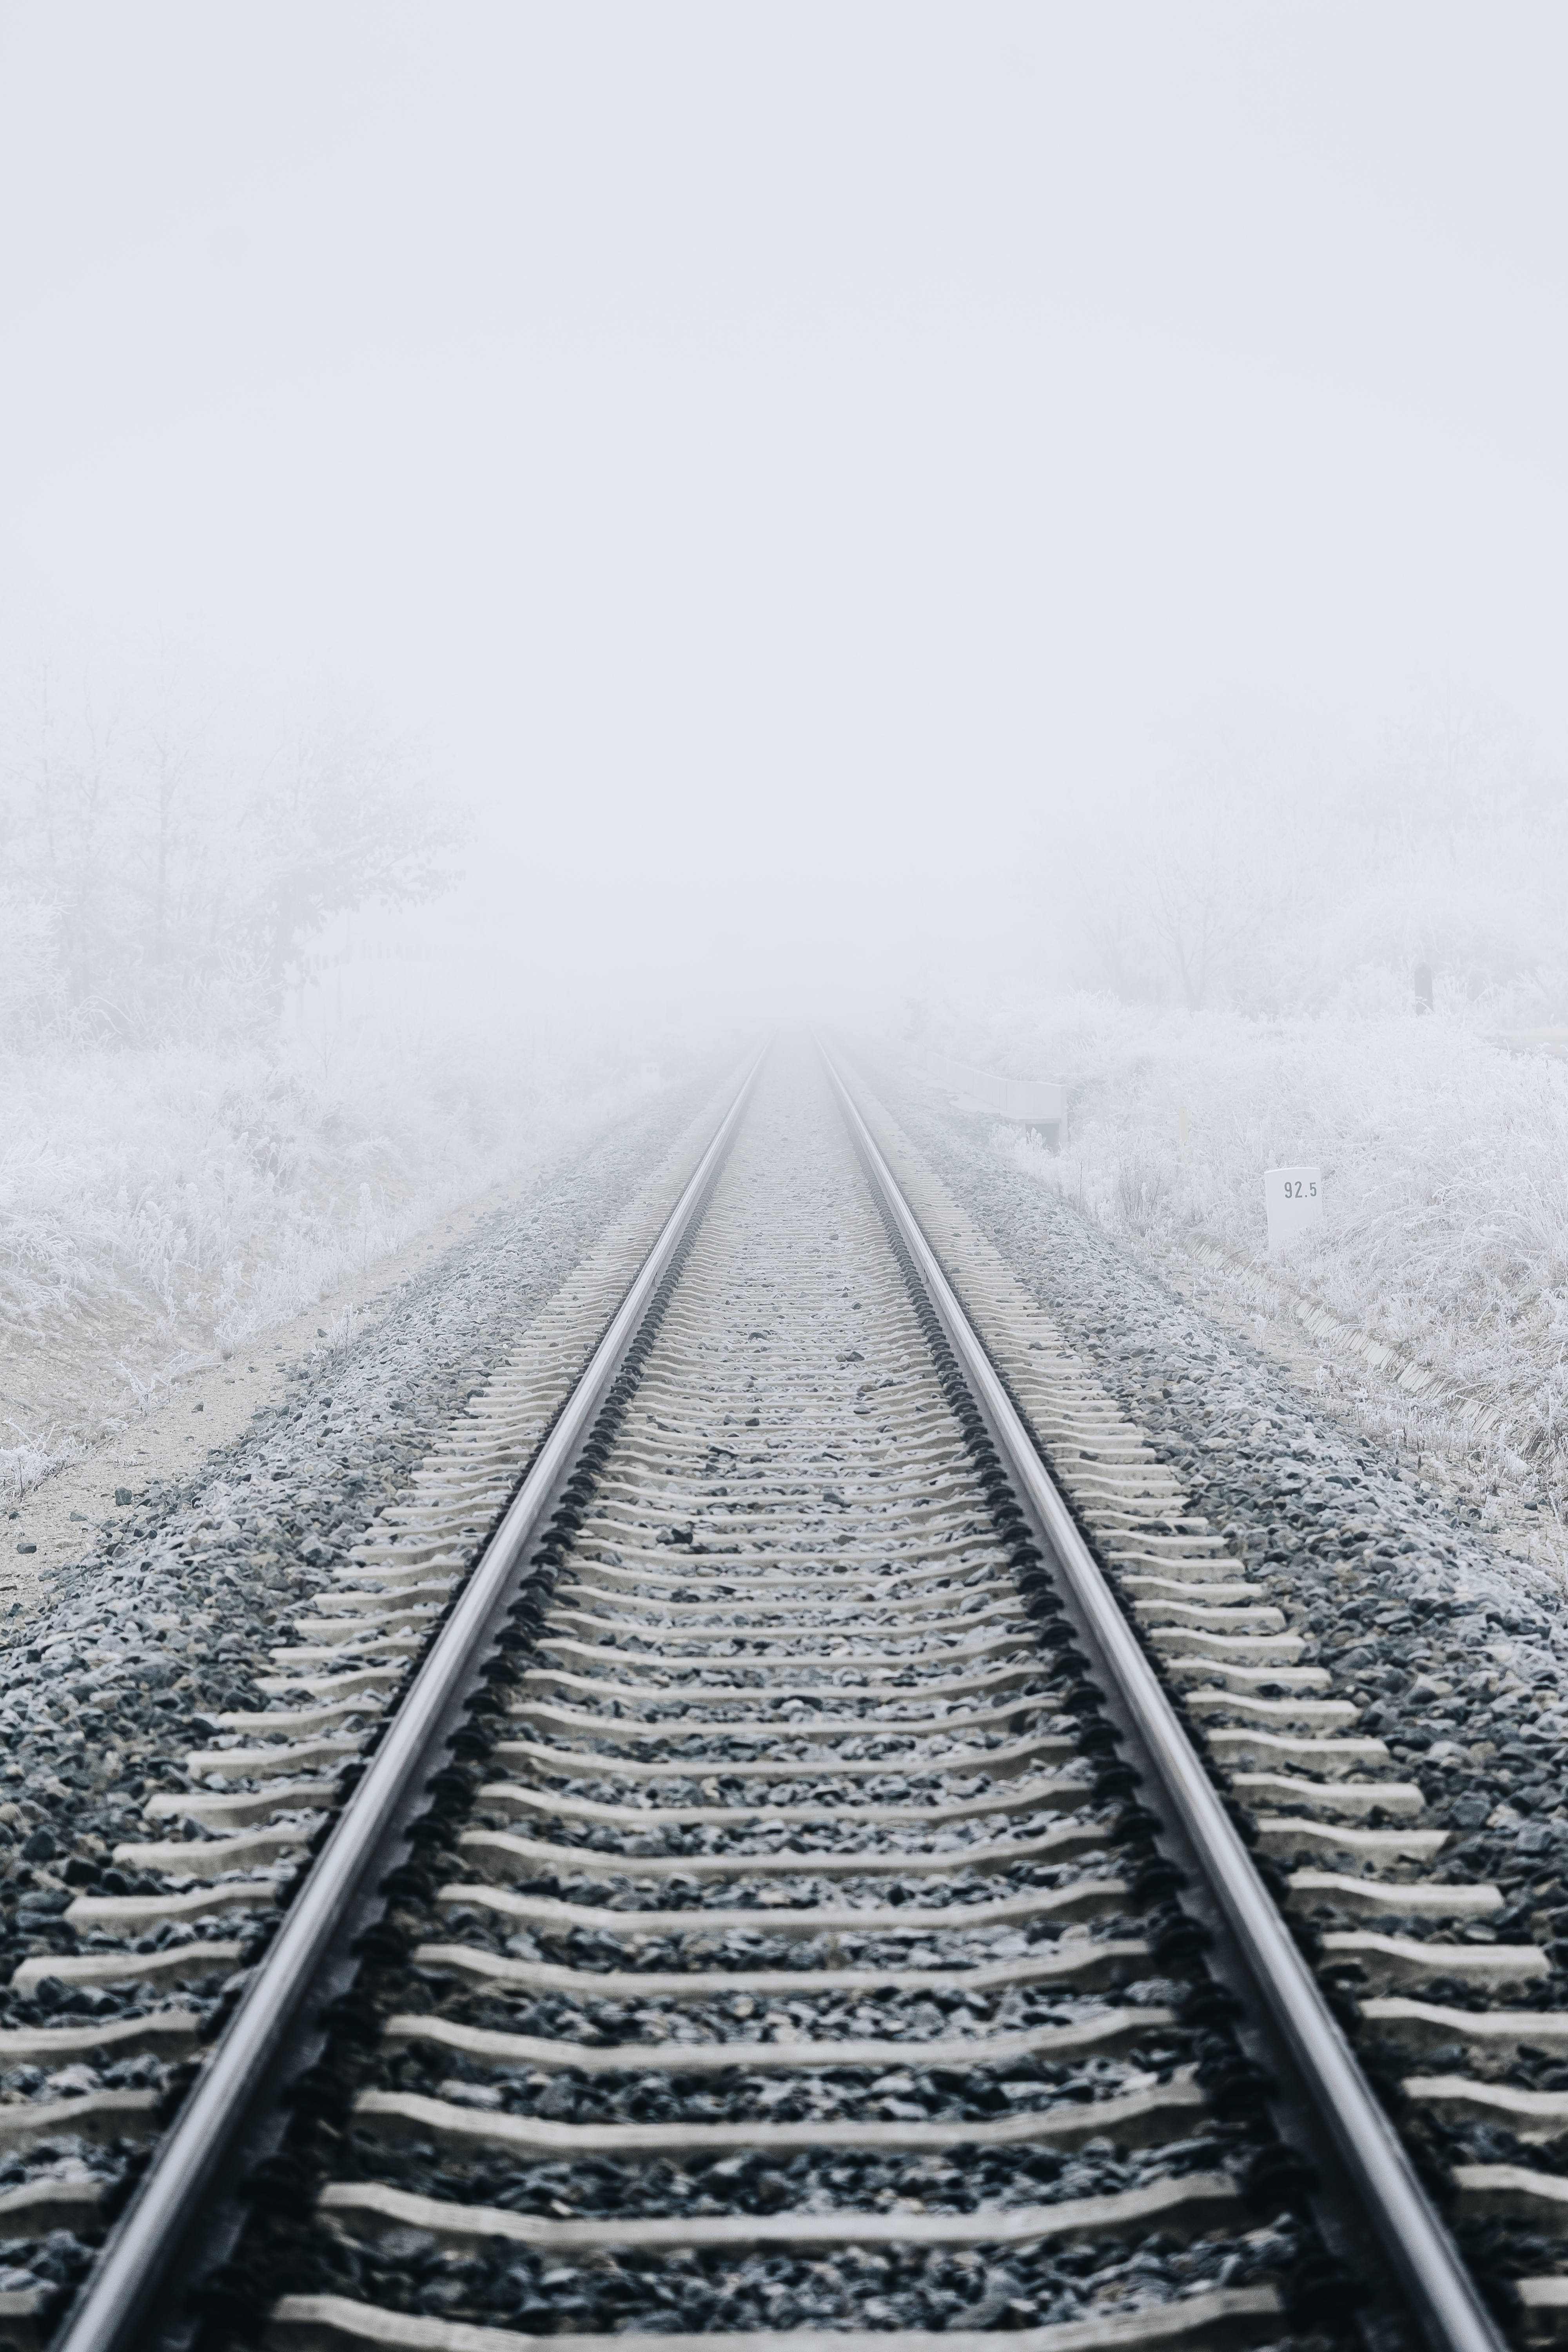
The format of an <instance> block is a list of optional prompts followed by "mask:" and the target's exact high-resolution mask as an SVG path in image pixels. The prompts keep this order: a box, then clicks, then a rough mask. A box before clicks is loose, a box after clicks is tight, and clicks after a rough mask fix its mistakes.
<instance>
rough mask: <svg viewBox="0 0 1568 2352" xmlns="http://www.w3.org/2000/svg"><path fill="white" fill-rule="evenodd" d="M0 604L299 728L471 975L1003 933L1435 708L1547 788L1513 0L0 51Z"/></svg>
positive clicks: (729, 978) (1554, 495) (155, 17)
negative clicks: (1254, 777)
mask: <svg viewBox="0 0 1568 2352" xmlns="http://www.w3.org/2000/svg"><path fill="white" fill-rule="evenodd" d="M4 28H5V29H4V57H3V61H0V183H3V184H0V211H3V217H4V220H5V230H4V236H3V272H4V275H3V280H0V320H3V322H4V323H3V328H0V332H3V336H4V365H3V366H0V420H3V432H4V444H3V446H4V450H5V469H4V498H3V503H0V620H3V621H4V624H5V627H6V631H7V635H8V636H9V637H10V639H11V641H12V644H13V645H14V646H17V645H26V644H30V643H32V642H34V641H35V640H36V641H37V642H39V643H46V642H49V643H54V642H67V643H69V644H71V645H74V646H87V647H90V648H94V649H97V653H98V656H100V657H102V658H104V659H111V660H113V661H115V662H119V663H121V664H123V665H126V666H128V667H134V666H135V665H136V664H137V663H138V662H139V661H142V660H144V659H150V658H151V657H152V656H153V654H154V653H155V652H157V651H159V649H160V648H163V649H165V650H166V649H167V648H168V647H170V646H173V647H174V648H176V649H177V651H178V654H179V657H180V658H181V659H182V660H185V661H189V662H192V663H194V664H195V665H196V666H198V667H200V666H202V665H210V666H211V667H212V668H213V669H214V670H215V672H223V673H226V674H234V675H242V676H245V677H250V678H254V679H261V680H264V681H275V682H277V683H278V684H279V686H280V687H281V688H285V689H290V688H294V687H295V686H298V687H299V688H300V690H301V691H307V690H308V691H317V690H319V689H320V688H322V687H323V686H325V687H327V688H331V690H332V691H334V692H335V693H336V694H338V695H339V696H341V697H342V698H343V699H344V701H345V702H346V703H347V704H349V705H352V706H354V707H366V708H371V709H374V710H375V711H376V712H378V713H379V714H380V715H381V716H382V718H383V719H384V720H385V721H386V722H387V723H388V724H390V725H392V726H394V727H395V728H397V729H407V730H411V731H413V732H414V733H416V735H417V736H418V737H420V738H421V739H422V740H423V742H424V744H425V746H426V751H427V755H428V757H429V760H430V763H431V766H432V771H433V772H434V773H435V774H436V775H437V777H438V779H439V780H440V783H441V788H442V789H443V790H444V791H449V792H450V793H453V794H454V795H457V796H458V797H461V798H464V799H467V800H469V801H472V802H473V803H475V805H476V809H477V812H478V820H479V837H478V843H477V848H476V854H475V856H474V857H473V860H472V871H471V877H470V880H469V882H468V886H467V895H466V897H465V898H464V901H463V903H462V908H461V917H460V919H461V926H462V928H463V929H464V931H465V933H466V935H467V936H468V937H469V938H470V939H471V938H473V937H474V936H475V935H476V932H477V931H479V932H481V933H482V932H483V931H484V929H485V927H489V932H488V935H489V938H490V939H491V940H493V942H494V946H495V951H496V953H497V955H498V956H500V958H501V959H502V960H503V961H504V960H505V958H507V957H508V956H509V955H510V956H512V957H517V956H520V955H522V954H524V953H526V955H527V956H529V957H531V958H532V959H533V960H534V961H536V962H537V961H538V959H539V958H540V957H541V956H542V955H546V953H547V957H548V960H549V961H552V963H553V965H554V967H555V969H556V971H557V973H558V974H559V972H560V971H566V970H569V969H572V968H574V967H575V966H576V965H577V964H578V963H579V962H585V963H589V964H591V965H592V966H593V967H594V968H595V971H597V973H598V974H599V975H600V977H601V979H602V978H603V976H604V975H605V973H606V972H608V973H610V974H612V975H613V977H614V979H615V981H616V984H620V983H621V982H622V980H623V979H631V980H633V981H635V982H636V984H637V985H638V986H642V985H645V984H658V985H659V986H666V985H668V987H670V988H671V989H673V990H675V991H676V992H678V993H679V992H689V994H691V995H692V996H693V997H694V998H701V997H703V996H705V995H706V996H710V997H711V996H713V995H714V994H716V993H728V995H729V996H730V997H731V999H738V998H739V997H740V996H742V995H745V994H746V993H747V992H753V993H757V994H760V995H761V996H764V997H765V996H768V995H769V994H770V993H773V994H776V993H779V992H783V993H785V994H787V993H789V992H790V991H791V990H792V989H793V990H795V991H796V992H804V993H805V995H806V996H808V997H809V996H812V995H813V993H814V992H816V994H817V995H820V994H821V993H823V992H829V993H830V992H831V991H832V989H833V988H834V987H835V986H837V985H838V984H840V983H841V982H846V981H848V982H856V983H858V982H862V981H864V980H865V978H866V976H867V974H868V972H872V971H885V970H886V969H888V968H889V966H892V965H898V966H899V967H900V969H901V968H903V967H905V966H908V967H909V968H910V970H911V971H912V970H913V969H914V967H915V966H916V965H917V964H919V963H920V961H921V958H922V957H925V958H929V957H930V955H931V953H933V952H935V951H936V950H937V948H938V947H940V948H941V950H942V952H948V953H952V954H953V955H963V954H967V953H970V952H974V953H980V952H983V951H984V952H992V951H994V948H995V943H996V937H997V931H998V918H999V916H1005V925H1006V928H1008V929H1012V930H1016V929H1018V928H1019V927H1021V926H1022V927H1026V926H1027V925H1028V924H1030V923H1033V922H1035V921H1037V920H1039V919H1047V918H1048V909H1049V907H1050V904H1051V902H1052V897H1053V894H1054V893H1058V892H1059V891H1061V890H1063V889H1064V888H1066V889H1070V887H1071V877H1070V874H1064V873H1063V872H1062V871H1061V870H1060V866H1059V861H1057V860H1054V859H1053V856H1052V854H1051V848H1050V835H1051V826H1052V823H1053V819H1054V815H1055V814H1056V812H1057V811H1058V809H1061V808H1063V807H1070V806H1071V805H1072V804H1074V803H1083V801H1084V800H1085V799H1088V800H1090V801H1101V802H1103V801H1104V800H1105V799H1106V798H1107V797H1108V796H1109V797H1112V798H1114V796H1116V795H1118V794H1132V795H1136V794H1137V793H1144V792H1150V791H1154V790H1157V789H1158V788H1159V783H1160V779H1161V777H1162V775H1163V774H1164V773H1166V772H1167V770H1168V765H1169V761H1170V759H1171V756H1172V747H1173V745H1181V744H1184V743H1187V744H1190V743H1191V742H1192V741H1194V740H1200V741H1201V740H1203V739H1204V736H1205V730H1211V729H1216V730H1226V729H1230V728H1232V727H1234V726H1235V725H1236V724H1237V722H1238V720H1239V721H1241V722H1243V723H1245V725H1246V726H1247V728H1248V729H1249V730H1253V731H1254V733H1255V734H1256V733H1257V731H1258V730H1263V731H1264V732H1265V733H1267V731H1268V729H1269V728H1271V727H1275V726H1278V728H1279V730H1281V731H1284V732H1288V731H1289V730H1291V729H1293V728H1298V727H1300V726H1303V725H1312V726H1316V725H1320V724H1323V723H1327V724H1328V725H1330V726H1331V727H1332V728H1342V730H1345V732H1346V733H1347V734H1349V735H1352V736H1353V735H1354V734H1355V733H1356V732H1357V730H1364V729H1365V728H1367V727H1368V726H1371V725H1374V724H1375V723H1376V721H1377V719H1378V717H1379V715H1380V714H1382V713H1384V712H1385V711H1387V710H1388V709H1391V708H1394V706H1396V705H1398V704H1399V703H1400V702H1401V701H1402V700H1405V699H1407V698H1410V697H1411V696H1413V695H1418V694H1419V693H1421V692H1422V691H1424V690H1426V687H1427V686H1428V685H1429V684H1431V683H1432V682H1434V681H1435V682H1436V683H1437V684H1438V685H1440V686H1447V685H1450V684H1457V685H1458V686H1459V687H1460V688H1465V689H1467V690H1468V689H1470V688H1475V689H1478V690H1481V691H1485V692H1487V693H1490V694H1493V695H1496V696H1499V697H1500V698H1503V699H1504V700H1505V701H1506V702H1508V703H1509V704H1510V705H1511V706H1512V707H1513V708H1514V709H1516V710H1517V711H1519V712H1520V713H1521V716H1522V717H1523V719H1525V721H1526V722H1527V724H1528V725H1529V726H1530V727H1531V728H1532V729H1533V730H1535V732H1536V735H1537V737H1538V739H1539V741H1540V743H1541V746H1542V752H1543V755H1544V756H1546V757H1549V758H1551V759H1556V760H1568V675H1565V669H1564V663H1563V622H1564V591H1563V578H1564V563H1565V553H1564V551H1565V550H1568V511H1565V509H1568V476H1565V459H1564V442H1565V436H1564V431H1563V418H1564V415H1568V368H1565V365H1564V361H1565V338H1568V310H1565V306H1564V300H1563V239H1564V227H1563V224H1564V221H1565V219H1568V205H1565V200H1568V152H1565V142H1563V137H1562V134H1561V110H1562V101H1563V89H1564V67H1565V65H1568V20H1565V19H1564V17H1563V14H1562V12H1561V10H1559V9H1555V8H1550V7H1546V6H1507V5H1496V0H1493V5H1486V6H1480V5H1475V6H1470V7H1466V8H1460V7H1454V6H1451V5H1430V0H1423V5H1379V6H1374V7H1372V8H1368V7H1366V6H1364V5H1354V6H1351V5H1343V6H1335V5H1310V6H1306V5H1301V6H1288V5H1277V6H1269V7H1266V8H1259V7H1258V6H1257V5H1237V6H1220V5H1187V6H1184V7H1182V8H1179V9H1173V8H1170V7H1168V6H1152V5H1150V6H1127V5H1123V6H1117V5H1107V6H1094V7H1090V6H1086V5H1082V0H1074V5H1069V6H1049V5H1038V0H1036V5H945V6H940V7H936V6H931V5H912V4H911V0H896V5H865V0H861V5H856V0H834V5H809V0H805V5H803V0H790V5H769V6H762V5H735V0H724V5H681V4H680V0H672V4H671V5H658V6H654V7H649V6H647V5H592V0H553V5H549V6H541V5H499V0H498V5H447V6H444V7H439V8H437V7H434V6H429V5H426V6H421V7H411V6H408V5H388V0H376V5H363V6H358V5H331V0H327V5H321V0H312V5H278V0H273V5H268V7H266V8H265V9H259V8H258V9H248V10H242V9H238V8H219V9H215V8H213V7H212V6H211V5H161V0H146V5H141V6H138V7H135V8H125V7H123V6H119V5H113V6H110V5H90V0H89V5H71V6H68V7H58V6H46V5H26V6H16V5H13V6H12V7H10V8H9V9H7V10H6V12H5V17H4Z"/></svg>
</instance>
